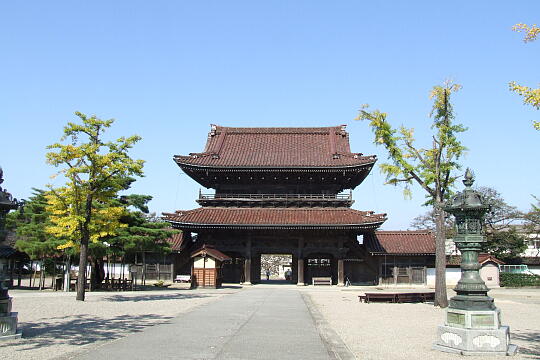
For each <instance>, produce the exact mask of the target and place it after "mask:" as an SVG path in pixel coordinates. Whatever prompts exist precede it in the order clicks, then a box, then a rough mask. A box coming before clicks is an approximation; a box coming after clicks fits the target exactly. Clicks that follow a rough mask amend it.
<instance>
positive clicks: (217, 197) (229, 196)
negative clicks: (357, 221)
mask: <svg viewBox="0 0 540 360" xmlns="http://www.w3.org/2000/svg"><path fill="white" fill-rule="evenodd" d="M235 199H238V200H280V201H283V200H291V201H294V200H345V201H351V200H352V193H349V194H202V193H199V200H235Z"/></svg>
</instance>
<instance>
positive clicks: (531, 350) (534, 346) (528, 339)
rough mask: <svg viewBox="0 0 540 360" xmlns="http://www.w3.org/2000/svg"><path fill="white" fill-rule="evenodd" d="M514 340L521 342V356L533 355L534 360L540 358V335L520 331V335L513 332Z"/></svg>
mask: <svg viewBox="0 0 540 360" xmlns="http://www.w3.org/2000/svg"><path fill="white" fill-rule="evenodd" d="M512 339H515V340H519V341H520V344H519V353H520V354H523V355H531V356H533V357H532V358H533V359H538V358H540V333H538V332H525V331H520V332H519V333H516V332H512ZM510 342H512V341H510Z"/></svg>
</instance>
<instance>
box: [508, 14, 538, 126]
mask: <svg viewBox="0 0 540 360" xmlns="http://www.w3.org/2000/svg"><path fill="white" fill-rule="evenodd" d="M512 30H514V31H517V32H524V33H525V36H524V37H523V41H524V42H526V43H527V42H531V41H535V40H536V39H537V37H538V35H539V34H540V27H538V26H536V24H534V25H527V24H521V23H520V24H516V25H514V26H513V27H512ZM509 85H510V90H512V91H513V92H515V93H517V94H519V95H520V96H522V97H523V103H525V104H527V105H531V106H532V107H534V108H535V109H536V110H540V88H537V89H535V88H531V87H528V86H524V85H519V84H518V83H516V82H515V81H511V82H510V84H509ZM533 126H534V128H535V129H536V130H540V121H534V120H533Z"/></svg>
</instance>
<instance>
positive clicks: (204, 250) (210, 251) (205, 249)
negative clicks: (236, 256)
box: [191, 244, 231, 261]
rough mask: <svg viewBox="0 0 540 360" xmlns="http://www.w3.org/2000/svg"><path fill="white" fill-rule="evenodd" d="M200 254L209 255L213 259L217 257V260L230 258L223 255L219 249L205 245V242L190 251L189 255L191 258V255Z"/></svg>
mask: <svg viewBox="0 0 540 360" xmlns="http://www.w3.org/2000/svg"><path fill="white" fill-rule="evenodd" d="M201 254H204V255H205V256H206V255H210V256H211V257H213V258H214V259H217V260H219V261H225V260H231V258H230V256H228V255H225V254H224V253H222V252H221V251H219V250H217V249H215V248H214V247H212V246H209V245H206V244H205V245H203V246H202V247H201V248H199V249H198V250H195V251H194V252H192V253H191V257H192V258H193V257H195V256H198V255H201Z"/></svg>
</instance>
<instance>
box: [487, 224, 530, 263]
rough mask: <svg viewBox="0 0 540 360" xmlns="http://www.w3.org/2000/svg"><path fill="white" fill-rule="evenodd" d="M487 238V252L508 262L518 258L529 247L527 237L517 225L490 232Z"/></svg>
mask: <svg viewBox="0 0 540 360" xmlns="http://www.w3.org/2000/svg"><path fill="white" fill-rule="evenodd" d="M486 238H487V242H486V244H485V250H486V252H488V253H489V254H492V255H494V256H495V257H497V258H499V259H501V260H503V261H506V262H508V261H509V260H512V259H515V258H518V257H519V256H520V255H521V253H523V251H525V249H526V248H527V244H526V243H525V237H524V236H523V235H522V234H520V233H519V232H518V231H517V229H516V227H515V226H510V227H509V228H507V229H504V230H500V231H495V232H492V233H488V234H487V236H486Z"/></svg>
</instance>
